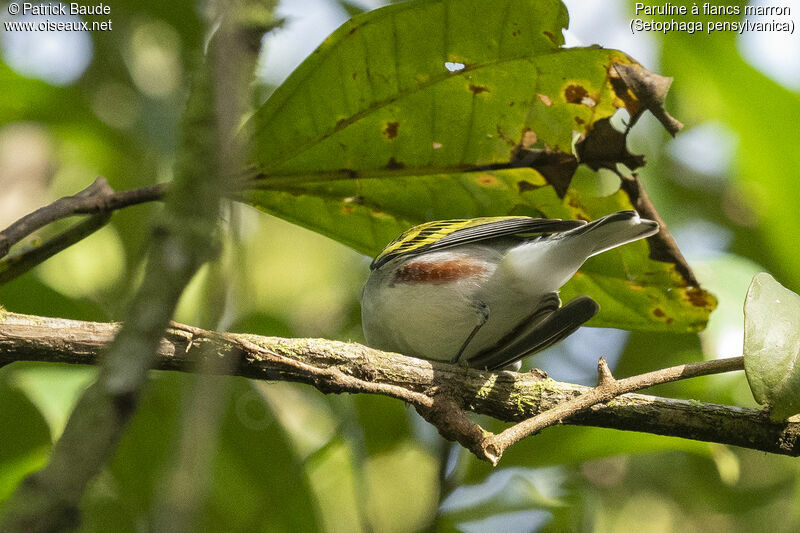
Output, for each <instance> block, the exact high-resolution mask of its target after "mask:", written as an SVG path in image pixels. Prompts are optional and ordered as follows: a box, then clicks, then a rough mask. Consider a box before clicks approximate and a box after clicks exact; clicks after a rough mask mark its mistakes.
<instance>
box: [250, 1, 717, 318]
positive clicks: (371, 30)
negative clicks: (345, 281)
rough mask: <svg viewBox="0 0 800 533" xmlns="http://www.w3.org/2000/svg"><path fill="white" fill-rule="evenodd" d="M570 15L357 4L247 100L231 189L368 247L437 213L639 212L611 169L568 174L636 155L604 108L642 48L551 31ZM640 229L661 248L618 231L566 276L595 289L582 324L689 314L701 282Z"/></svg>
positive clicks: (635, 105)
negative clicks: (598, 257) (293, 65)
mask: <svg viewBox="0 0 800 533" xmlns="http://www.w3.org/2000/svg"><path fill="white" fill-rule="evenodd" d="M566 24H567V14H566V9H565V8H564V6H563V5H562V4H561V3H560V2H558V1H556V0H539V1H532V0H529V1H519V0H498V1H496V2H491V3H488V2H484V1H481V0H471V1H464V0H417V1H411V2H405V3H402V4H397V5H393V6H388V7H385V8H382V9H379V10H376V11H372V12H369V13H365V14H363V15H359V16H357V17H355V18H353V19H352V20H351V21H350V22H348V23H346V24H345V25H344V26H342V27H341V28H339V29H338V30H337V31H336V32H334V33H333V34H332V35H331V36H330V37H329V38H328V39H327V40H326V41H325V42H324V43H323V44H322V45H321V46H320V47H319V48H318V49H317V50H316V51H315V52H314V53H313V54H312V55H311V56H310V57H309V58H308V59H306V61H305V62H304V63H303V64H302V65H300V67H298V68H297V70H296V71H295V72H294V73H293V74H292V75H291V76H290V77H289V78H288V79H287V80H286V82H285V83H284V84H283V85H282V86H281V87H279V88H278V89H277V90H276V91H275V93H274V94H273V95H272V97H271V98H270V99H269V100H268V101H267V102H266V103H265V104H264V105H263V106H262V107H261V108H260V109H259V110H258V111H257V112H256V113H255V115H254V116H253V118H252V120H251V122H250V124H249V127H248V129H249V131H251V132H252V134H253V136H254V153H253V168H252V177H253V180H254V181H253V186H252V188H251V189H250V190H247V191H245V192H244V193H243V194H242V199H243V200H244V201H246V202H248V203H250V204H252V205H254V206H256V207H258V208H259V209H262V210H264V211H267V212H269V213H273V214H275V215H277V216H280V217H282V218H285V219H287V220H290V221H293V222H296V223H298V224H301V225H304V226H306V227H309V228H311V229H314V230H316V231H319V232H321V233H323V234H326V235H328V236H330V237H332V238H334V239H337V240H339V241H341V242H344V243H346V244H348V245H350V246H352V247H353V248H355V249H357V250H359V251H361V252H363V253H365V254H368V255H375V254H376V253H378V251H380V250H381V248H382V247H383V246H384V245H385V244H386V243H388V242H389V241H390V240H392V239H393V238H395V237H396V236H397V235H399V234H400V233H401V232H402V231H403V230H405V229H407V228H408V227H409V226H411V225H414V224H417V223H421V222H424V221H428V220H435V219H446V218H463V217H473V216H490V215H504V214H525V215H531V216H546V217H567V218H583V219H593V218H597V217H599V216H602V215H604V214H607V213H609V212H611V211H614V210H620V209H632V208H634V207H635V208H637V209H639V210H640V212H642V214H643V215H645V216H647V215H649V214H650V213H648V212H646V211H642V209H641V205H640V200H641V198H640V196H638V192H637V193H636V195H634V194H632V193H631V190H632V189H631V187H630V186H629V187H627V188H625V187H623V188H622V190H620V179H619V177H617V176H613V175H612V181H614V180H615V181H614V183H615V185H614V186H612V187H611V188H610V190H605V191H604V192H603V194H595V195H593V194H592V193H591V192H588V189H587V188H586V187H584V188H583V189H581V188H580V187H578V186H576V184H575V183H576V175H588V176H590V180H591V179H594V180H595V181H603V180H601V179H600V178H597V176H598V175H599V173H602V172H603V171H604V170H600V169H609V168H610V169H613V170H615V171H616V169H617V163H625V164H627V165H628V166H629V167H633V166H637V165H641V164H642V163H643V159H642V158H641V157H640V156H633V155H631V154H630V153H628V152H627V150H626V149H625V146H624V134H623V133H621V132H617V133H616V134H615V133H614V132H613V131H612V129H611V127H610V126H609V124H608V119H609V118H610V117H611V116H612V115H613V114H614V112H615V111H616V110H617V109H619V108H622V107H624V108H626V109H627V110H628V111H629V113H630V114H631V115H636V114H638V113H639V112H640V111H641V109H642V105H640V102H639V100H637V97H636V94H635V92H634V91H632V90H631V89H629V88H628V87H627V86H626V85H625V81H624V80H623V78H622V77H621V76H620V74H619V72H618V70H617V67H619V66H620V65H629V66H630V65H636V66H638V64H637V63H636V62H635V61H634V60H632V59H631V58H629V57H628V56H626V55H625V54H624V53H622V52H618V51H615V50H604V49H602V48H599V47H590V48H571V49H565V48H562V45H563V37H562V33H561V32H562V29H563V28H564V27H565V26H566ZM623 72H627V71H625V70H624V69H623ZM645 72H646V71H645ZM593 139H595V140H594V141H593ZM608 139H611V140H613V143H610V144H609V142H607V141H606V140H608ZM606 145H608V148H605V149H604V146H606ZM576 146H577V147H576ZM579 155H580V163H584V164H582V165H579V157H578V156H579ZM592 169H594V170H592ZM598 171H599V173H598ZM576 172H577V174H576ZM629 179H631V180H633V181H634V182H635V183H636V184H638V182H636V181H635V178H629ZM623 183H624V182H623ZM589 189H590V188H589ZM606 189H608V187H606ZM615 191H616V192H615ZM662 241H663V242H667V243H668V244H667V245H664V244H663V242H662ZM653 242H658V243H660V244H659V246H658V248H657V249H658V250H670V253H667V254H663V253H658V254H656V253H655V251H654V252H653V253H651V255H652V256H653V257H657V258H658V259H659V261H656V260H652V259H649V258H648V257H647V245H646V244H642V243H640V244H639V245H630V246H629V247H627V248H625V249H623V250H621V251H619V253H617V252H613V253H612V254H610V255H608V256H607V257H606V258H605V259H604V261H605V263H603V265H604V266H603V268H604V269H606V267H607V266H609V267H610V268H608V269H606V270H605V271H603V272H599V270H597V269H594V270H593V269H592V263H589V264H587V266H586V267H585V268H584V269H583V270H582V273H583V277H582V278H581V277H579V279H576V280H574V281H573V283H572V286H573V287H574V290H571V289H570V287H569V286H568V287H567V289H566V293H567V294H573V293H577V291H579V290H587V291H589V293H590V294H591V295H592V296H593V297H594V296H595V291H599V294H598V301H599V303H600V305H601V307H602V308H603V312H602V313H601V315H600V316H599V317H598V318H597V319H596V320H595V321H594V322H593V323H594V324H595V325H606V326H614V327H623V328H646V329H664V330H671V331H686V330H697V329H702V327H703V326H704V324H705V322H706V321H707V318H708V313H709V312H710V311H711V310H712V309H713V308H714V305H715V302H714V298H713V296H711V295H709V294H707V293H705V292H704V291H702V290H701V289H699V288H696V287H691V285H694V284H696V283H695V281H694V278H693V277H692V276H691V272H690V271H689V270H688V267H686V266H685V262H683V259H682V257H680V254H679V252H677V251H676V250H677V248H675V247H674V243H672V241H671V239H670V238H669V237H668V234H667V233H666V232H663V236H661V235H659V236H656V237H654V241H653ZM594 263H595V264H600V263H597V262H594ZM642 289H643V290H642Z"/></svg>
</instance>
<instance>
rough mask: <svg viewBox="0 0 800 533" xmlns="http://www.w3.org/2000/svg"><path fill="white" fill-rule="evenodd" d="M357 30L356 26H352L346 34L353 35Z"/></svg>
mask: <svg viewBox="0 0 800 533" xmlns="http://www.w3.org/2000/svg"><path fill="white" fill-rule="evenodd" d="M357 30H358V26H354V27H353V28H352V29H351V30H350V31H349V32H347V35H353V34H354V33H355V32H356V31H357Z"/></svg>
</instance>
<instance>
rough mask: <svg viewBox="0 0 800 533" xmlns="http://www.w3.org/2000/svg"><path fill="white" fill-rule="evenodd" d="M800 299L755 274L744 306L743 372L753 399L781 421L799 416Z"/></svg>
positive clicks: (767, 277)
mask: <svg viewBox="0 0 800 533" xmlns="http://www.w3.org/2000/svg"><path fill="white" fill-rule="evenodd" d="M798 357H800V296H798V295H797V294H795V293H794V292H792V291H790V290H789V289H787V288H786V287H784V286H783V285H781V284H780V283H778V282H777V281H775V278H773V277H772V276H770V275H769V274H767V273H766V272H762V273H760V274H757V275H756V276H755V277H754V278H753V281H752V283H751V284H750V288H749V289H748V290H747V297H746V298H745V302H744V370H745V374H747V381H748V383H750V390H751V391H753V397H754V398H755V399H756V401H757V402H758V403H760V404H766V405H768V406H769V408H770V416H771V417H772V418H773V419H775V420H783V419H785V418H787V417H789V416H791V415H793V414H797V413H800V365H798V364H797V363H798Z"/></svg>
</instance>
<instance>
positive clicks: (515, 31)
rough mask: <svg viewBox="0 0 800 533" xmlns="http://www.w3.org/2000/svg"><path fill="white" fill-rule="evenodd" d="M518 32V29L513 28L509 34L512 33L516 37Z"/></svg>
mask: <svg viewBox="0 0 800 533" xmlns="http://www.w3.org/2000/svg"><path fill="white" fill-rule="evenodd" d="M519 34H520V31H519V30H514V31H512V32H511V35H513V36H514V37H516V36H517V35H519Z"/></svg>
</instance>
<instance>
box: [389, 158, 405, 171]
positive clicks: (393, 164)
mask: <svg viewBox="0 0 800 533" xmlns="http://www.w3.org/2000/svg"><path fill="white" fill-rule="evenodd" d="M386 168H387V169H388V170H400V169H402V168H406V165H405V164H404V163H401V162H400V161H398V160H397V159H395V158H394V157H390V158H389V161H388V162H387V163H386Z"/></svg>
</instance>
